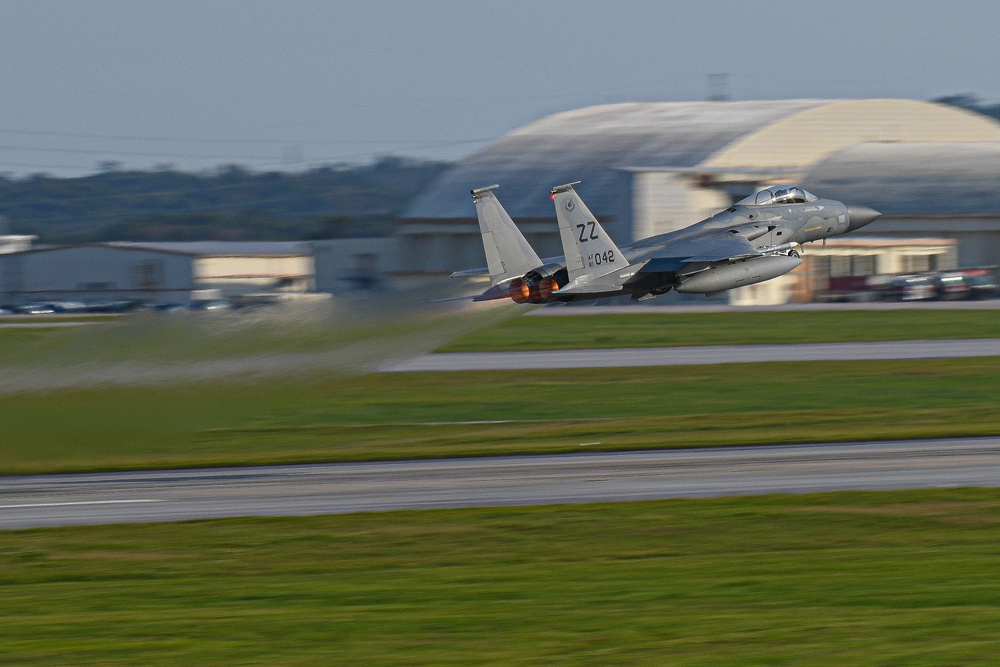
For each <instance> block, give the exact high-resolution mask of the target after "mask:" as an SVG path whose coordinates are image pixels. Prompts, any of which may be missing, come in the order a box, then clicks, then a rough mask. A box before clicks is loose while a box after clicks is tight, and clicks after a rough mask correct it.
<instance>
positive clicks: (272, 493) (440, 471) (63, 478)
mask: <svg viewBox="0 0 1000 667" xmlns="http://www.w3.org/2000/svg"><path fill="white" fill-rule="evenodd" d="M941 486H992V487H996V486H1000V437H993V438H965V439H947V440H925V441H902V442H877V443H848V444H816V445H797V446H769V447H736V448H717V449H687V450H672V451H671V450H666V451H664V450H658V451H645V452H621V453H596V452H595V453H581V454H568V455H560V456H513V457H497V458H467V459H444V460H423V461H395V462H384V463H349V464H321V465H298V466H268V467H259V468H224V469H199V470H174V471H169V470H161V471H143V472H124V473H92V474H80V475H38V476H24V477H6V478H0V528H6V529H11V528H27V527H35V526H58V525H84V524H105V523H125V522H148V521H178V520H184V519H198V518H213V517H232V516H278V515H282V516H295V515H310V514H340V513H351V512H367V511H382V510H394V509H413V508H447V507H485V506H508V505H538V504H551V503H584V502H599V501H631V500H648V499H655V498H678V497H704V496H723V495H736V494H738V495H743V494H760V493H804V492H812V491H834V490H842V489H873V490H874V489H902V488H933V487H941Z"/></svg>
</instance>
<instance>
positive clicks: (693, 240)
mask: <svg viewBox="0 0 1000 667" xmlns="http://www.w3.org/2000/svg"><path fill="white" fill-rule="evenodd" d="M578 183H579V181H577V182H575V183H568V184H566V185H560V186H558V187H555V188H552V193H551V196H552V200H553V202H555V207H556V219H557V220H558V221H559V236H560V238H561V240H562V247H563V253H564V256H563V257H553V258H549V259H545V260H542V259H540V258H539V257H538V255H537V254H536V253H535V251H534V250H533V249H532V248H531V246H530V245H529V244H528V241H527V240H526V239H525V238H524V235H523V234H521V232H520V230H518V228H517V227H516V226H515V225H514V221H513V220H511V217H510V216H509V215H508V214H507V211H505V210H504V208H503V206H502V205H501V204H500V201H499V200H498V199H497V197H496V194H494V190H496V189H497V188H498V187H499V186H498V185H491V186H489V187H485V188H478V189H476V190H473V191H472V200H473V201H474V202H475V204H476V214H477V215H478V217H479V228H480V231H481V232H482V234H483V246H484V248H485V249H486V262H487V264H488V266H487V267H486V268H482V269H472V270H470V271H459V272H456V273H453V274H452V277H457V276H472V275H484V274H487V273H488V274H489V276H490V288H489V289H488V290H486V291H485V292H483V293H482V294H477V295H474V296H472V297H466V298H471V299H472V300H473V301H489V300H493V299H508V298H509V299H511V300H513V301H515V302H516V303H549V302H553V301H577V300H582V299H600V298H603V297H610V296H621V295H623V294H630V295H631V296H632V298H633V299H635V300H644V299H649V298H653V297H655V296H658V295H660V294H664V293H666V292H668V291H669V290H671V289H672V290H675V291H677V292H683V293H694V294H711V293H714V292H722V291H724V290H729V289H733V288H736V287H743V286H744V285H753V284H755V283H759V282H763V281H765V280H770V279H771V278H777V277H778V276H780V275H783V274H785V273H788V272H789V271H791V270H792V269H794V268H795V267H796V266H798V265H799V264H801V263H802V258H801V257H800V256H799V248H800V246H801V245H802V244H803V243H807V242H809V241H817V240H819V239H826V238H829V237H831V236H838V235H840V234H846V233H848V232H853V231H854V230H856V229H860V228H861V227H864V226H865V225H867V224H868V223H870V222H871V221H872V220H875V219H876V218H878V217H879V215H881V214H880V213H879V212H878V211H875V210H872V209H870V208H867V207H865V206H854V205H850V206H848V205H845V204H842V203H841V202H839V201H834V200H832V199H820V198H819V197H817V196H815V195H813V194H810V193H809V192H806V191H805V190H803V189H802V188H800V187H798V186H795V185H780V186H772V187H769V188H767V189H765V190H761V191H760V192H758V193H756V194H753V195H751V196H750V197H747V198H746V199H743V200H741V201H739V202H737V203H736V204H734V205H733V206H732V207H730V208H728V209H726V210H725V211H723V212H721V213H718V214H716V215H713V216H712V217H710V218H707V219H706V220H702V221H701V222H697V223H695V224H693V225H691V226H690V227H687V228H685V229H681V230H678V231H674V232H669V233H667V234H659V235H657V236H651V237H649V238H646V239H641V240H639V241H635V242H633V243H629V244H628V245H625V246H622V247H620V248H619V247H618V246H617V245H615V242H614V241H612V240H611V237H609V236H608V234H607V232H605V231H604V228H603V227H601V224H600V223H599V222H598V221H597V218H595V217H594V215H593V213H591V212H590V209H588V208H587V205H586V204H584V203H583V200H582V199H580V195H579V194H578V193H577V192H576V191H575V190H574V188H573V186H575V185H577V184H578Z"/></svg>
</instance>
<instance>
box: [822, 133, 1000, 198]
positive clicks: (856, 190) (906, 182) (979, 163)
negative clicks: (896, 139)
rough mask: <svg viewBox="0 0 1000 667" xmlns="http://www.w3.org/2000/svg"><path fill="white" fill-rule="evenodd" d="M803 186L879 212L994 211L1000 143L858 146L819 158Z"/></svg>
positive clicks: (999, 181) (999, 192) (998, 188)
mask: <svg viewBox="0 0 1000 667" xmlns="http://www.w3.org/2000/svg"><path fill="white" fill-rule="evenodd" d="M803 186H804V187H806V188H808V189H810V190H811V191H812V192H815V193H817V194H819V195H820V196H822V197H831V198H833V199H839V200H841V201H846V202H852V203H859V204H864V205H865V206H871V207H872V208H874V209H876V210H878V211H880V212H881V213H882V215H1000V142H995V141H991V142H977V143H960V142H955V143H940V142H919V143H867V144H859V145H857V146H851V147H849V148H845V149H843V150H841V151H839V152H837V153H834V154H833V155H831V156H830V157H829V158H827V159H826V160H824V161H823V162H820V163H819V164H818V165H816V166H815V167H814V168H813V169H812V170H811V171H810V172H809V174H808V175H807V176H806V178H805V179H804V181H803Z"/></svg>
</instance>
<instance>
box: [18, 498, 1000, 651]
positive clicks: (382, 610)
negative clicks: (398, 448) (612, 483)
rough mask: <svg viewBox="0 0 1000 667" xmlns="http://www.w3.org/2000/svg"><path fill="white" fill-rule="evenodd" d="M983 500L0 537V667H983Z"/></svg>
mask: <svg viewBox="0 0 1000 667" xmlns="http://www.w3.org/2000/svg"><path fill="white" fill-rule="evenodd" d="M997 544H1000V491H998V490H963V489H950V490H929V491H911V492H885V493H857V492H850V493H831V494H817V495H805V496H795V497H792V496H763V497H750V498H727V499H711V500H673V501H658V502H644V503H623V504H604V505H581V506H561V507H535V508H517V509H509V508H508V509H482V510H448V511H421V512H396V513H384V514H360V515H349V516H335V517H310V518H280V519H277V518H276V519H237V520H225V521H199V522H189V523H177V524H152V525H131V526H101V527H86V528H60V529H38V530H29V531H14V532H2V533H0V586H2V590H3V595H2V596H0V623H2V627H3V641H0V662H2V663H3V664H73V665H112V664H113V665H177V664H216V665H221V664H241V665H372V666H379V665H392V666H396V665H468V664H478V665H607V664H615V665H664V664H669V665H810V666H815V665H844V664H850V665H901V664H907V665H910V664H913V665H940V664H962V665H993V664H996V656H997V655H998V654H1000V638H998V635H997V632H996V628H997V627H998V626H1000V577H998V574H1000V553H998V551H997V548H996V545H997Z"/></svg>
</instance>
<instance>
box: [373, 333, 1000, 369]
mask: <svg viewBox="0 0 1000 667" xmlns="http://www.w3.org/2000/svg"><path fill="white" fill-rule="evenodd" d="M994 356H1000V339H997V338H984V339H972V340H904V341H883V342H874V343H813V344H803V345H788V344H781V345H706V346H690V347H648V348H639V347H636V348H614V349H592V350H539V351H531V352H450V353H444V354H426V355H423V356H420V357H416V358H413V359H408V360H405V361H394V362H390V363H387V364H384V365H383V366H381V367H380V368H379V372H382V373H408V372H421V371H437V372H440V371H495V370H545V369H561V368H624V367H638V366H692V365H702V364H736V363H754V362H756V363H760V362H782V361H797V362H798V361H877V360H893V359H896V360H905V359H953V358H958V357H994Z"/></svg>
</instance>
